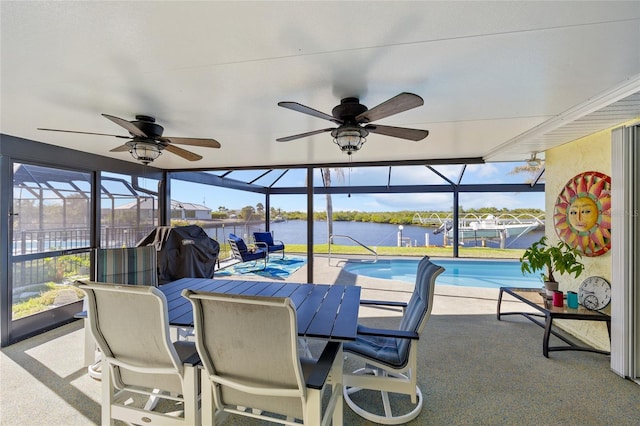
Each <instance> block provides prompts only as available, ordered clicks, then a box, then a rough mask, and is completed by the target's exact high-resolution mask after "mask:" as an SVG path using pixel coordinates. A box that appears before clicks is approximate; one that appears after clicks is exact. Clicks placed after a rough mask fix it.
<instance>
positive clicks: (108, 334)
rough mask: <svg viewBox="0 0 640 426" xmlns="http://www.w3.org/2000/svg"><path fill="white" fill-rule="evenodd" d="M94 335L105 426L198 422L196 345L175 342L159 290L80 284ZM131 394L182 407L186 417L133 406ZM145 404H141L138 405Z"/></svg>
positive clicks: (149, 404) (148, 405) (130, 286)
mask: <svg viewBox="0 0 640 426" xmlns="http://www.w3.org/2000/svg"><path fill="white" fill-rule="evenodd" d="M78 287H79V288H80V289H81V290H83V291H84V292H85V294H86V297H87V304H88V322H89V328H90V330H91V334H92V336H93V338H94V339H95V341H96V343H97V345H98V347H99V348H100V350H101V352H102V371H103V372H105V373H106V372H109V374H102V424H103V425H113V424H115V423H114V420H121V421H124V422H130V423H133V424H162V425H189V426H191V425H196V424H198V422H199V420H200V418H199V410H198V394H199V376H198V374H197V367H196V366H195V365H196V364H198V363H199V358H198V355H197V352H196V348H195V344H194V343H192V342H184V341H181V342H176V343H173V342H172V341H171V338H170V332H169V319H168V311H167V300H166V298H165V297H164V295H163V294H162V292H160V290H158V289H157V288H155V287H149V286H133V285H115V284H113V283H108V284H102V283H95V282H88V283H83V282H78ZM132 394H140V395H144V396H147V397H149V401H152V400H154V399H167V400H172V401H176V402H180V403H182V410H183V411H184V415H183V416H182V417H176V416H174V415H169V414H163V413H159V412H154V411H152V409H153V406H155V403H151V402H148V403H147V405H146V406H145V407H144V408H140V407H136V406H135V404H128V403H127V400H128V399H129V397H130V396H131V395H132ZM138 405H140V404H138Z"/></svg>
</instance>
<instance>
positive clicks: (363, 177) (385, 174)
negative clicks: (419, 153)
mask: <svg viewBox="0 0 640 426" xmlns="http://www.w3.org/2000/svg"><path fill="white" fill-rule="evenodd" d="M518 165H522V163H489V164H478V165H469V166H467V168H466V170H465V172H464V175H463V179H462V183H463V184H473V183H484V184H489V183H523V182H525V181H526V180H527V179H531V177H530V176H529V175H524V174H519V175H510V174H509V172H510V171H512V170H513V168H514V167H515V166H518ZM434 169H436V170H437V171H438V172H440V173H441V174H442V175H444V176H446V177H447V178H448V179H450V180H452V181H454V182H457V181H458V179H459V175H460V172H461V170H462V167H461V166H458V165H454V166H435V167H434ZM263 172H264V171H256V170H252V171H242V172H240V171H239V172H232V173H231V174H230V175H228V176H227V177H229V178H236V179H239V180H243V181H250V180H252V179H256V178H258V177H259V176H260V175H261V174H262V173H263ZM281 173H282V172H281V171H274V172H272V173H271V174H269V175H267V176H265V177H264V178H261V179H258V180H257V181H256V182H255V183H256V184H263V185H265V186H267V185H270V184H272V183H273V181H274V180H276V179H277V178H278V176H279V175H280V174H281ZM315 173H316V174H315V175H314V184H315V185H322V178H321V175H320V172H319V171H316V172H315ZM216 174H221V172H216ZM342 174H343V175H342V176H340V175H339V173H336V172H335V171H334V172H333V174H332V185H333V186H345V185H346V186H348V185H349V184H350V185H381V186H386V185H387V180H388V179H389V168H388V167H366V168H351V169H348V168H345V169H342ZM305 182H306V171H305V170H291V171H290V172H288V173H287V174H285V175H284V176H283V177H281V178H280V179H279V180H278V181H277V183H276V184H275V185H274V186H276V187H277V186H281V187H288V186H305V185H306V183H305ZM444 182H445V181H444V180H443V179H442V178H441V177H440V176H438V175H437V174H435V173H433V172H432V171H430V170H429V169H427V168H426V167H424V166H404V167H393V168H392V174H391V184H392V185H398V184H404V185H411V184H413V185H416V184H443V183H444ZM171 185H172V186H171V193H172V198H173V199H174V200H178V201H181V202H190V203H195V204H200V205H205V206H207V207H209V208H211V209H212V210H214V211H217V210H218V209H219V208H220V207H225V208H227V209H229V210H240V209H242V208H243V207H245V206H253V207H255V206H256V205H257V204H258V203H262V204H263V205H264V204H265V198H264V196H263V195H261V194H255V193H249V192H244V191H237V190H229V189H224V188H217V187H211V186H207V185H201V184H194V183H188V182H183V181H178V180H173V181H172V184H171ZM332 201H333V208H334V211H365V212H380V211H403V210H411V211H412V210H415V211H451V210H452V206H453V196H452V194H451V193H437V194H385V193H382V194H353V195H351V197H348V196H347V195H346V194H345V195H339V194H338V195H336V194H334V195H333V196H332ZM544 202H545V201H544V193H543V192H538V193H462V194H460V205H461V206H462V207H463V208H464V209H474V208H481V207H496V208H499V209H502V208H507V209H518V208H538V209H541V210H544ZM325 206H326V204H325V196H324V195H317V196H315V197H314V211H324V210H325ZM271 207H274V208H276V209H282V210H283V211H306V208H307V200H306V195H272V196H271Z"/></svg>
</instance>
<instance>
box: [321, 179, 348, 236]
mask: <svg viewBox="0 0 640 426" xmlns="http://www.w3.org/2000/svg"><path fill="white" fill-rule="evenodd" d="M333 170H334V171H335V172H336V175H337V176H338V178H340V179H344V172H343V171H342V169H333ZM320 172H321V173H322V178H323V180H324V186H325V188H329V187H330V186H331V169H330V168H328V167H325V168H323V169H320ZM326 200H327V235H328V236H329V237H330V236H331V235H333V200H332V199H331V194H329V193H327V195H326ZM329 244H331V240H329Z"/></svg>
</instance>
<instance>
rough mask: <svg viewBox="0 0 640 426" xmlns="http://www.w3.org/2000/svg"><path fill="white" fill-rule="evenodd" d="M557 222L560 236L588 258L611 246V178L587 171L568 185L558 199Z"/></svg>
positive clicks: (602, 252)
mask: <svg viewBox="0 0 640 426" xmlns="http://www.w3.org/2000/svg"><path fill="white" fill-rule="evenodd" d="M553 222H554V225H555V229H556V233H557V234H558V237H560V239H561V240H562V241H564V242H566V243H567V244H569V245H570V246H572V247H575V248H577V249H578V250H580V251H581V252H582V254H583V255H585V256H588V257H595V256H600V255H602V254H604V253H606V252H607V251H609V249H610V248H611V178H610V177H609V176H607V175H605V174H603V173H599V172H584V173H581V174H579V175H577V176H575V177H573V178H572V179H571V180H569V182H567V184H566V185H565V186H564V189H563V190H562V191H561V192H560V195H559V196H558V199H557V200H556V206H555V210H554V212H553Z"/></svg>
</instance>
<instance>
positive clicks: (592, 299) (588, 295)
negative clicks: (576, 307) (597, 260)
mask: <svg viewBox="0 0 640 426" xmlns="http://www.w3.org/2000/svg"><path fill="white" fill-rule="evenodd" d="M578 302H579V303H580V304H581V305H582V306H584V307H585V308H587V309H591V310H592V311H599V310H600V309H603V308H605V307H606V306H607V305H609V302H611V284H609V281H607V280H605V279H604V278H602V277H595V276H594V277H589V278H587V279H585V280H584V281H582V284H580V288H579V289H578Z"/></svg>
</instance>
